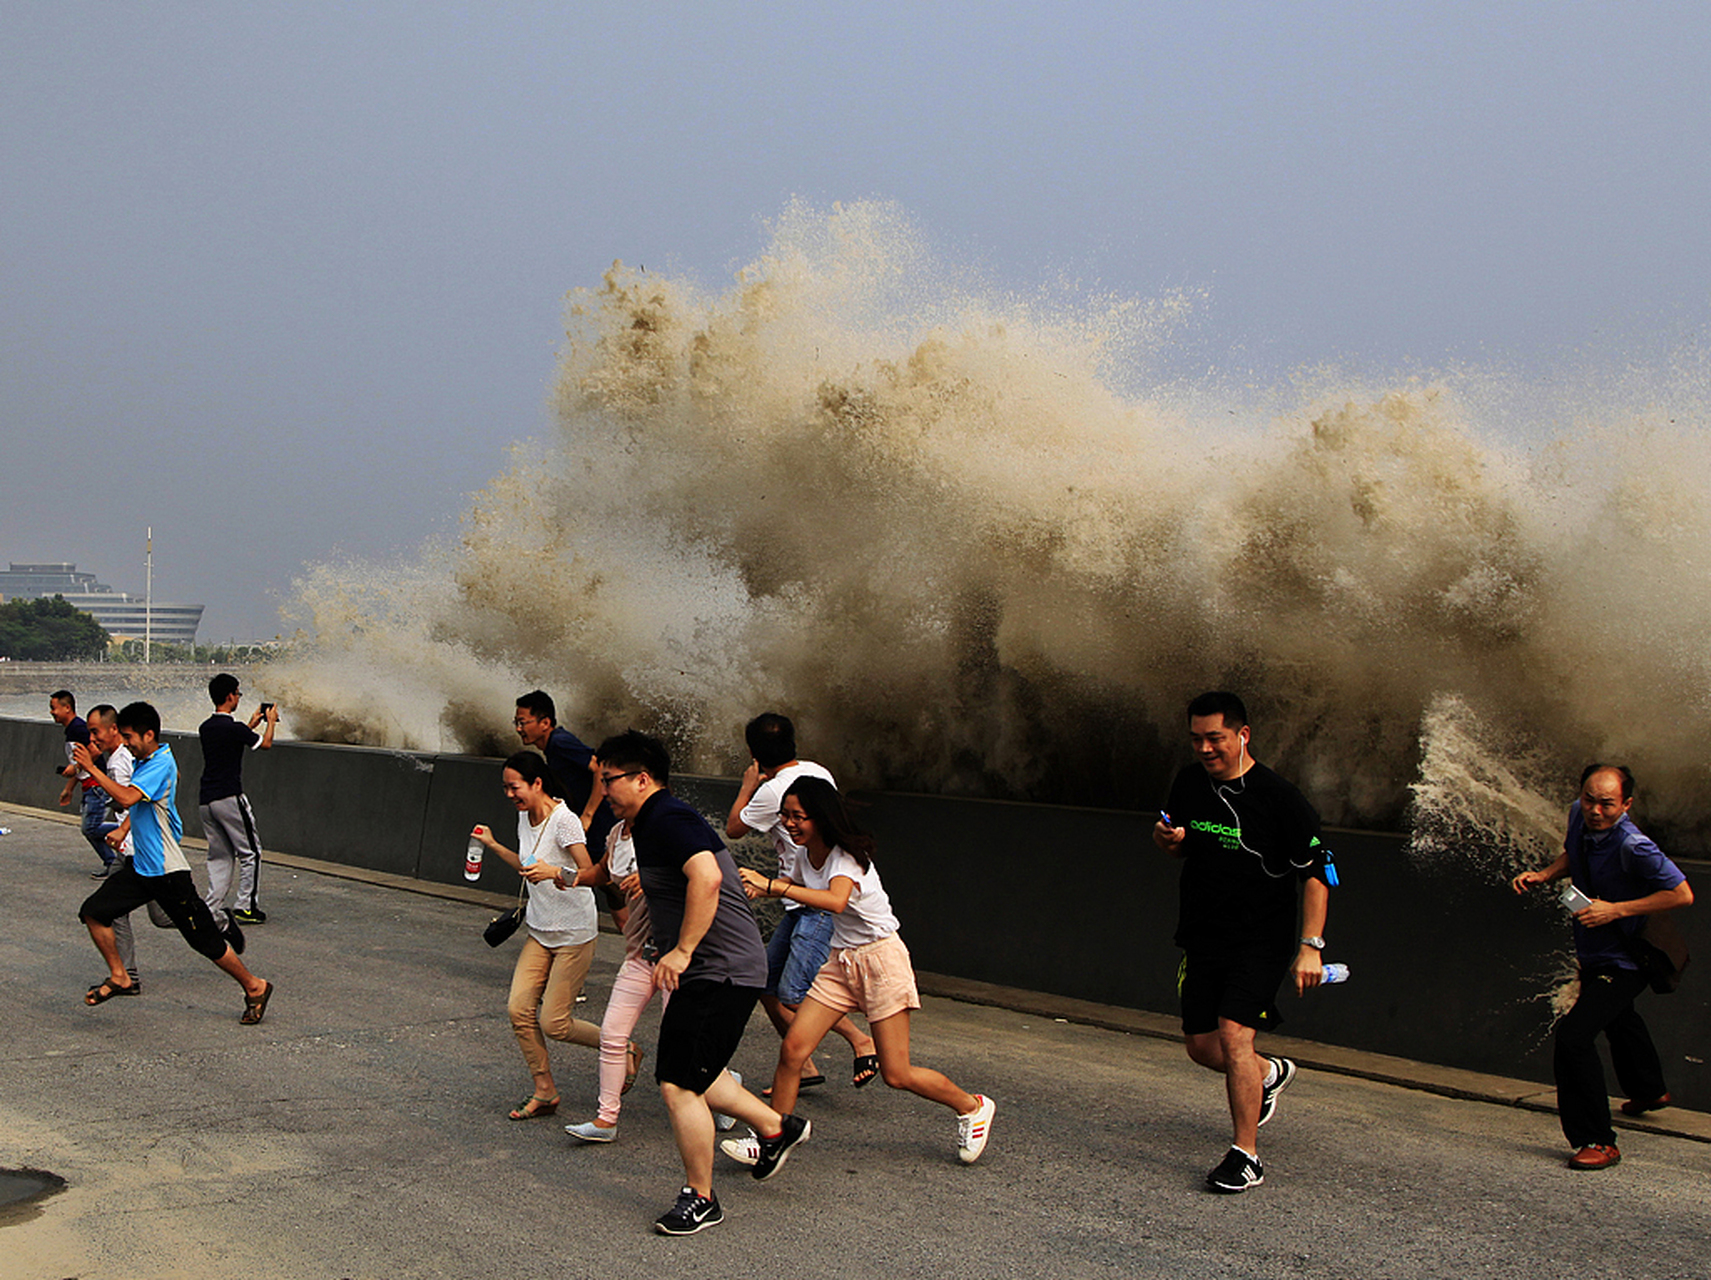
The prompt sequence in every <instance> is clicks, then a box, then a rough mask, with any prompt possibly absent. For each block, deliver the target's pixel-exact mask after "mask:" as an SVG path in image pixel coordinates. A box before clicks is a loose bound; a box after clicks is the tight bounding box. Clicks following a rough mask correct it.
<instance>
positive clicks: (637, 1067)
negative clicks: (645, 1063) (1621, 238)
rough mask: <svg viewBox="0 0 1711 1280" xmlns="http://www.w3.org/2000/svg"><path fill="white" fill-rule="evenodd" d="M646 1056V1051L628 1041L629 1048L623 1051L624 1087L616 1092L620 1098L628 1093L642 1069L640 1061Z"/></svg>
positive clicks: (633, 1042)
mask: <svg viewBox="0 0 1711 1280" xmlns="http://www.w3.org/2000/svg"><path fill="white" fill-rule="evenodd" d="M647 1056H648V1051H647V1050H646V1049H644V1048H642V1047H641V1045H639V1044H637V1043H636V1042H635V1041H634V1040H632V1041H630V1047H629V1048H627V1049H625V1050H624V1087H623V1088H622V1089H620V1090H618V1095H619V1096H620V1097H622V1096H623V1095H624V1094H626V1093H628V1092H629V1091H630V1088H631V1086H632V1085H634V1084H635V1083H636V1075H637V1073H638V1072H640V1071H641V1069H642V1059H643V1058H645V1057H647Z"/></svg>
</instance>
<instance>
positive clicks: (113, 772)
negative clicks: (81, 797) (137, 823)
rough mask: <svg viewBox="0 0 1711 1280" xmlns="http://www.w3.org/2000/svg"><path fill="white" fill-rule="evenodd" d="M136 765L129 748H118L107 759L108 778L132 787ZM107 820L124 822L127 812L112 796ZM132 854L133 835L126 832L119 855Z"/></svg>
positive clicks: (109, 799)
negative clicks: (133, 771)
mask: <svg viewBox="0 0 1711 1280" xmlns="http://www.w3.org/2000/svg"><path fill="white" fill-rule="evenodd" d="M136 765H137V762H136V761H135V760H134V759H132V758H131V749H130V748H129V747H124V746H121V747H116V748H114V750H113V754H112V755H110V756H108V757H107V776H108V777H109V778H111V779H113V781H114V782H117V783H119V784H120V785H122V786H127V787H128V786H130V785H131V772H132V770H134V769H135V768H136ZM107 820H108V821H109V822H123V821H124V820H125V811H124V810H123V809H122V808H120V807H119V803H118V801H116V800H114V799H113V797H111V796H108V797H107ZM130 852H131V833H130V832H129V831H126V832H125V843H124V844H123V845H122V846H121V847H120V849H119V853H120V854H121V855H128V854H129V853H130Z"/></svg>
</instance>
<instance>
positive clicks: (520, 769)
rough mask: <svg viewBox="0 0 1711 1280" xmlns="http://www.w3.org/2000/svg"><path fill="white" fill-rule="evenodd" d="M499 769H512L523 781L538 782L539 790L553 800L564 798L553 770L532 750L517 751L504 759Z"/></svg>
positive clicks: (562, 790) (562, 789)
mask: <svg viewBox="0 0 1711 1280" xmlns="http://www.w3.org/2000/svg"><path fill="white" fill-rule="evenodd" d="M501 769H502V770H503V769H512V770H515V771H516V772H517V773H519V774H521V775H522V778H523V781H524V782H538V783H540V784H541V790H542V791H545V792H546V793H547V794H548V795H549V796H551V797H552V798H553V799H554V800H562V799H564V788H562V787H561V786H559V785H558V779H557V778H555V777H554V776H553V771H552V770H551V769H549V768H547V762H546V760H545V759H544V758H543V757H541V756H539V755H536V754H535V753H534V752H533V751H519V752H518V753H517V754H516V755H514V756H512V757H511V758H510V759H508V760H506V761H505V763H504V764H503V765H502V766H501Z"/></svg>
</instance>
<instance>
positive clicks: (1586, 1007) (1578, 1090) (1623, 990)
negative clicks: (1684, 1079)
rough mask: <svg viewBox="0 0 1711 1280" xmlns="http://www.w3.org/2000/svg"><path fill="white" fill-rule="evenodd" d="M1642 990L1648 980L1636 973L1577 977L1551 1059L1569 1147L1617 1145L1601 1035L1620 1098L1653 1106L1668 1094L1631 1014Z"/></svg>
mask: <svg viewBox="0 0 1711 1280" xmlns="http://www.w3.org/2000/svg"><path fill="white" fill-rule="evenodd" d="M1645 989H1646V975H1645V974H1643V973H1641V972H1639V970H1637V969H1616V968H1608V969H1582V970H1581V971H1580V998H1579V999H1578V1000H1576V1001H1575V1002H1574V1008H1572V1009H1570V1010H1569V1011H1568V1013H1567V1014H1565V1015H1564V1016H1563V1019H1562V1021H1561V1022H1559V1023H1557V1032H1556V1048H1555V1052H1554V1055H1553V1065H1554V1067H1555V1069H1556V1080H1557V1115H1558V1117H1559V1118H1560V1119H1561V1121H1562V1131H1563V1136H1564V1137H1566V1138H1567V1139H1568V1143H1569V1146H1571V1147H1585V1146H1591V1145H1593V1144H1595V1143H1603V1144H1607V1145H1613V1144H1614V1143H1615V1141H1616V1130H1615V1129H1613V1128H1612V1127H1611V1125H1610V1098H1609V1095H1608V1094H1606V1093H1605V1091H1604V1064H1603V1063H1602V1062H1600V1061H1599V1060H1598V1033H1599V1032H1601V1031H1602V1032H1603V1033H1604V1036H1605V1038H1606V1039H1607V1040H1609V1042H1610V1063H1611V1065H1612V1066H1614V1067H1615V1068H1616V1083H1617V1084H1618V1085H1620V1086H1621V1089H1622V1093H1623V1096H1625V1097H1628V1098H1637V1099H1639V1100H1641V1101H1644V1102H1651V1101H1654V1100H1655V1099H1657V1098H1661V1097H1663V1095H1664V1093H1665V1092H1666V1086H1665V1085H1664V1081H1663V1063H1661V1062H1659V1061H1658V1051H1657V1048H1656V1047H1655V1046H1654V1045H1653V1044H1652V1033H1651V1032H1650V1031H1648V1030H1646V1024H1645V1020H1644V1019H1643V1018H1641V1017H1640V1015H1639V1014H1638V1013H1636V1012H1634V998H1635V997H1636V996H1638V995H1639V994H1640V992H1642V991H1644V990H1645Z"/></svg>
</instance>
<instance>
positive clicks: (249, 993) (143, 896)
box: [74, 702, 273, 1026]
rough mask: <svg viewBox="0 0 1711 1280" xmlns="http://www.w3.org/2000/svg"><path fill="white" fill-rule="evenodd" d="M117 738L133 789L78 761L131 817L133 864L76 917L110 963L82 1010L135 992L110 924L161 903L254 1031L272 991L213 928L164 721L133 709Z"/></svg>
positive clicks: (82, 757) (81, 749)
mask: <svg viewBox="0 0 1711 1280" xmlns="http://www.w3.org/2000/svg"><path fill="white" fill-rule="evenodd" d="M118 726H119V735H120V736H121V737H122V738H123V739H124V740H125V745H126V746H127V747H128V748H130V752H131V756H132V758H133V759H134V760H135V762H136V764H135V767H134V769H133V770H132V772H131V780H130V782H129V783H123V782H117V781H115V780H114V779H113V778H111V777H109V776H108V775H107V774H106V773H105V772H104V771H103V770H102V769H101V767H100V766H99V765H97V764H96V763H95V758H94V756H93V755H91V754H90V751H89V749H88V748H87V747H85V746H82V745H79V746H78V747H77V748H76V749H75V752H74V761H75V763H76V764H77V766H78V767H79V768H81V769H84V770H87V771H88V773H89V775H90V776H91V777H92V778H93V779H94V780H95V785H96V786H98V787H100V788H101V789H102V790H104V791H105V792H106V793H107V794H108V795H110V796H112V797H113V799H114V800H116V801H117V802H118V803H119V804H120V805H121V806H123V807H124V808H126V809H128V810H129V811H130V819H131V859H130V861H129V862H128V863H126V864H124V865H122V866H120V867H119V868H118V869H116V870H115V871H113V872H112V873H111V874H110V875H108V876H107V878H106V879H105V880H103V881H102V882H101V887H100V888H99V889H97V890H96V891H95V892H94V893H92V894H90V895H89V897H88V899H87V900H85V902H84V904H83V906H82V908H81V910H80V911H79V915H80V916H81V917H82V919H83V923H84V925H85V926H86V927H87V928H88V929H89V936H90V938H92V939H93V940H94V942H95V949H96V950H97V951H99V952H100V953H101V958H102V959H103V960H105V961H106V962H107V972H108V977H107V978H106V979H105V980H104V981H102V982H100V983H99V984H97V985H96V986H93V987H91V988H89V992H88V994H87V995H85V996H84V998H83V1001H84V1003H85V1004H90V1005H96V1004H104V1003H106V1002H107V1001H108V1000H111V999H112V998H113V997H114V996H122V995H126V994H128V993H131V992H133V990H134V988H133V986H132V983H131V977H130V975H129V974H128V973H127V972H126V971H125V967H124V964H123V962H122V961H121V960H120V958H119V948H118V944H117V942H116V941H115V939H114V936H113V921H114V920H116V919H118V918H119V917H120V916H123V915H125V914H127V913H128V912H131V911H134V910H136V909H137V908H138V907H141V906H146V905H147V904H148V903H150V902H158V903H159V904H160V905H161V909H162V910H164V911H165V912H166V914H167V915H168V916H169V917H170V918H171V920H172V923H173V924H174V925H176V926H177V927H178V931H179V932H180V933H181V934H183V935H184V940H185V941H186V942H188V943H189V944H190V945H191V947H193V948H194V949H195V950H197V951H199V952H201V953H202V954H203V955H205V956H207V957H208V958H209V959H210V960H212V961H213V962H214V963H215V964H216V965H218V966H219V967H220V968H221V969H223V970H225V971H226V973H228V974H229V975H231V977H232V979H233V980H234V981H236V982H237V983H238V984H239V985H240V986H242V987H243V989H244V1012H243V1016H242V1017H241V1018H239V1021H240V1022H242V1023H243V1024H244V1025H245V1026H254V1025H255V1024H256V1023H258V1022H260V1021H261V1020H262V1017H263V1015H265V1014H266V1012H267V1002H268V1000H269V999H270V998H271V997H272V995H273V984H272V983H271V982H267V981H264V980H263V979H261V978H258V977H256V976H255V974H253V973H251V972H250V971H249V969H248V968H246V967H245V965H244V962H243V961H242V960H240V959H239V958H238V953H237V952H236V951H234V950H233V949H232V946H231V944H230V943H228V942H227V940H226V935H225V934H224V933H222V932H221V931H220V928H219V926H218V925H217V924H215V922H214V916H213V913H212V912H210V911H209V910H208V904H207V903H205V902H204V901H203V900H202V896H201V895H200V894H198V893H197V892H196V882H195V881H194V880H193V879H192V878H191V875H190V864H189V862H187V861H186V860H185V857H184V850H183V849H182V848H181V847H180V845H179V841H180V840H181V839H182V838H183V836H184V823H183V820H182V819H180V818H179V816H178V806H177V803H176V801H177V793H178V762H177V760H175V759H174V758H173V755H172V748H171V747H170V746H169V745H167V744H166V743H163V742H161V741H160V713H159V712H158V711H156V710H155V709H154V708H153V707H152V706H150V705H149V704H148V703H146V702H133V703H131V704H130V705H129V706H127V707H125V708H124V710H122V711H120V712H119V716H118Z"/></svg>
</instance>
